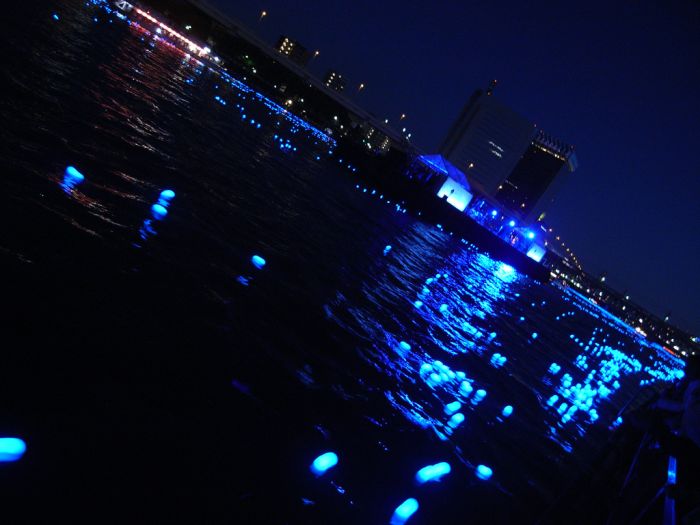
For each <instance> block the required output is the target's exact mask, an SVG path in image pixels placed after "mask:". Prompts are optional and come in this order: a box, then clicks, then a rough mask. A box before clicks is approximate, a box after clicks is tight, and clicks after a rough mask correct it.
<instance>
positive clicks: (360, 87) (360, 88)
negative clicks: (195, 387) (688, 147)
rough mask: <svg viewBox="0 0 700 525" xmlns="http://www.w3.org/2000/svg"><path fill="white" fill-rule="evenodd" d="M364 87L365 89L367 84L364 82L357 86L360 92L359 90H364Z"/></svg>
mask: <svg viewBox="0 0 700 525" xmlns="http://www.w3.org/2000/svg"><path fill="white" fill-rule="evenodd" d="M363 89H365V85H364V84H362V83H360V85H359V86H357V92H358V93H359V92H360V91H362V90H363Z"/></svg>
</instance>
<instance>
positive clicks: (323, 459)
mask: <svg viewBox="0 0 700 525" xmlns="http://www.w3.org/2000/svg"><path fill="white" fill-rule="evenodd" d="M337 464H338V455H337V454H336V453H335V452H326V453H325V454H321V455H320V456H318V457H317V458H316V459H314V461H313V463H311V467H310V469H311V472H313V473H314V474H316V475H317V476H321V475H323V474H325V473H326V471H328V470H330V469H332V468H333V467H335V466H336V465H337Z"/></svg>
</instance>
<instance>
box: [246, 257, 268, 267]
mask: <svg viewBox="0 0 700 525" xmlns="http://www.w3.org/2000/svg"><path fill="white" fill-rule="evenodd" d="M250 262H252V263H253V266H255V267H256V268H257V269H258V270H262V269H263V268H264V267H265V265H266V264H267V261H265V259H263V258H262V257H260V256H259V255H253V257H251V259H250Z"/></svg>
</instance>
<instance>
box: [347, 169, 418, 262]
mask: <svg viewBox="0 0 700 525" xmlns="http://www.w3.org/2000/svg"><path fill="white" fill-rule="evenodd" d="M348 167H349V166H348ZM351 169H352V170H354V169H355V168H351ZM355 189H356V190H358V191H361V192H362V193H367V194H368V195H370V196H372V197H376V198H378V199H379V200H380V201H382V202H384V203H386V204H388V205H391V199H386V200H384V194H383V193H380V192H378V191H377V190H375V189H373V188H368V187H365V186H360V185H359V184H356V185H355ZM394 209H395V210H396V211H397V212H398V213H406V212H407V211H408V210H407V209H406V208H404V207H402V206H401V204H399V203H397V202H395V203H394ZM389 249H391V246H389ZM387 253H388V252H387ZM385 255H386V254H385Z"/></svg>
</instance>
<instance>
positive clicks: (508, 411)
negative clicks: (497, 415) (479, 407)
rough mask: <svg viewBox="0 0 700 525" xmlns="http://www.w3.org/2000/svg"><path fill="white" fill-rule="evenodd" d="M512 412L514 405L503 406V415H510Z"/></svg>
mask: <svg viewBox="0 0 700 525" xmlns="http://www.w3.org/2000/svg"><path fill="white" fill-rule="evenodd" d="M512 413H513V407H512V406H510V405H506V406H504V407H503V411H502V412H501V414H502V415H503V417H510V415H511V414H512Z"/></svg>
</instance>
